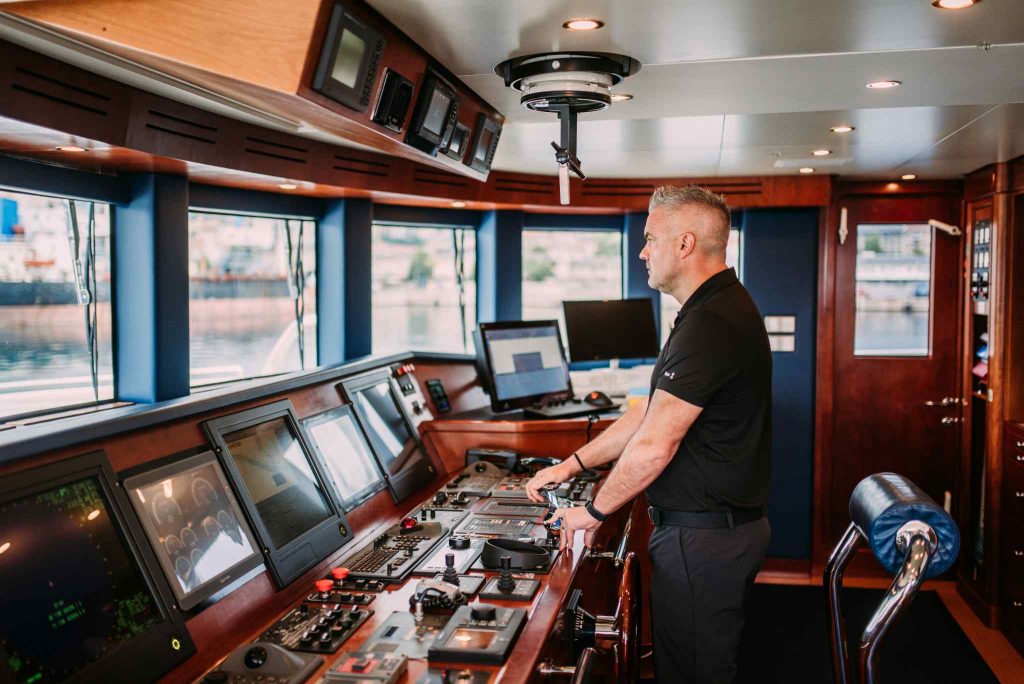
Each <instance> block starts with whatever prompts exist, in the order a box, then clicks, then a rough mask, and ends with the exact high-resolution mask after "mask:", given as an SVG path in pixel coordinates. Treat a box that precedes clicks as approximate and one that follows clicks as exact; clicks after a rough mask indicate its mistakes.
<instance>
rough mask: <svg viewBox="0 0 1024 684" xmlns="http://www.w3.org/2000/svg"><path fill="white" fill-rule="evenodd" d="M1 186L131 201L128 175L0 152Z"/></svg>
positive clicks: (104, 200) (97, 199)
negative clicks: (74, 167)
mask: <svg viewBox="0 0 1024 684" xmlns="http://www.w3.org/2000/svg"><path fill="white" fill-rule="evenodd" d="M0 188H4V189H7V190H12V191H14V192H25V193H29V194H33V195H55V196H58V197H66V198H71V199H81V200H89V201H91V202H102V203H104V204H114V205H118V204H121V205H124V204H127V203H128V202H129V201H131V196H132V193H131V179H130V177H129V176H106V175H101V174H98V173H89V172H86V171H78V170H76V169H68V168H64V167H61V166H52V165H50V164H41V163H38V162H31V161H25V160H24V159H15V158H14V157H4V156H2V155H0Z"/></svg>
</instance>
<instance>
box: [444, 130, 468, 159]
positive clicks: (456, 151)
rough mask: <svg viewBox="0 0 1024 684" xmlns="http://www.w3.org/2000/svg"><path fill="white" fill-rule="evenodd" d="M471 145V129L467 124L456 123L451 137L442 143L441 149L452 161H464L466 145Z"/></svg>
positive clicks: (447, 137)
mask: <svg viewBox="0 0 1024 684" xmlns="http://www.w3.org/2000/svg"><path fill="white" fill-rule="evenodd" d="M467 144H469V127H468V126H466V125H465V124H461V123H456V124H455V127H454V128H452V130H451V133H450V135H447V136H446V137H445V140H442V141H441V149H442V150H444V153H445V154H446V155H448V156H449V157H451V158H452V159H457V160H458V161H462V157H463V156H464V155H465V154H466V145H467Z"/></svg>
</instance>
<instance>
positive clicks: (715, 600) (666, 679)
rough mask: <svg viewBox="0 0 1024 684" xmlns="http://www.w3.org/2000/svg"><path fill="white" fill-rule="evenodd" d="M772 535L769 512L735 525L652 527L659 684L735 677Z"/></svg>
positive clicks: (702, 682) (703, 682)
mask: <svg viewBox="0 0 1024 684" xmlns="http://www.w3.org/2000/svg"><path fill="white" fill-rule="evenodd" d="M770 538H771V526H770V525H769V524H768V519H767V518H761V519H760V520H755V521H754V522H750V523H746V524H744V525H738V526H736V527H735V528H734V529H732V530H730V529H729V528H720V529H712V530H704V529H695V528H690V527H671V526H668V525H663V526H661V527H656V528H654V533H653V534H652V535H651V541H650V544H649V546H648V551H649V553H650V556H651V565H652V570H653V572H652V574H651V622H652V627H653V637H654V678H655V680H656V681H657V682H658V684H669V683H672V684H677V683H678V682H694V683H700V684H711V683H714V684H718V683H720V682H731V681H733V680H734V679H735V678H736V658H737V654H738V651H739V645H740V635H741V633H742V631H743V619H744V614H743V610H744V606H745V604H746V599H747V596H748V595H749V593H750V588H751V587H752V586H753V584H754V577H755V576H756V575H757V572H758V570H760V569H761V564H762V563H763V562H764V556H765V552H766V551H767V549H768V540H769V539H770Z"/></svg>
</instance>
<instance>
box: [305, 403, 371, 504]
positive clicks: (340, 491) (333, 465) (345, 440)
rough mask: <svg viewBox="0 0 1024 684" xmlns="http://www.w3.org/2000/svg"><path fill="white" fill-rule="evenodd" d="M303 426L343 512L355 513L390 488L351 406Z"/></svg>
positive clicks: (320, 416) (320, 415)
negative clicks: (377, 494) (359, 506)
mask: <svg viewBox="0 0 1024 684" xmlns="http://www.w3.org/2000/svg"><path fill="white" fill-rule="evenodd" d="M302 426H303V427H304V428H306V432H308V433H309V436H310V437H311V438H312V443H313V448H314V449H315V450H316V452H317V454H318V455H319V456H320V460H321V461H323V464H324V469H325V470H326V471H327V475H328V477H330V478H331V483H332V484H333V485H334V492H335V494H336V495H337V498H338V505H339V506H341V508H342V510H344V511H351V510H352V509H353V508H355V507H356V506H358V505H359V504H361V503H363V502H364V501H366V500H367V499H369V498H370V497H371V496H373V495H374V494H376V493H377V492H379V491H381V490H383V489H384V488H385V487H387V484H386V483H385V482H384V475H383V473H381V471H380V465H379V464H378V463H377V461H376V459H374V457H373V453H372V452H371V451H370V445H369V443H368V442H367V441H366V435H364V434H363V431H362V429H360V427H359V424H358V423H357V422H356V419H355V415H353V413H352V407H351V406H349V405H347V404H346V405H345V406H339V407H338V408H335V409H331V410H330V411H324V412H323V413H318V414H317V415H315V416H312V417H310V418H306V419H304V420H303V421H302Z"/></svg>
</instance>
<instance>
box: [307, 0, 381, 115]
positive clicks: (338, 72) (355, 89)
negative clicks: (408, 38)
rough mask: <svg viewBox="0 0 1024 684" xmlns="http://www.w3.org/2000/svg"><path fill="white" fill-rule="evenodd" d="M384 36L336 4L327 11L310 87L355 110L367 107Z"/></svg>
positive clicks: (362, 109)
mask: <svg viewBox="0 0 1024 684" xmlns="http://www.w3.org/2000/svg"><path fill="white" fill-rule="evenodd" d="M385 45H386V41H385V40H384V38H383V37H382V36H381V35H380V34H379V33H377V32H376V31H374V30H373V29H372V28H370V27H369V26H367V25H366V24H364V23H363V22H361V21H359V20H358V19H356V18H355V17H353V16H352V15H351V14H349V13H348V12H347V11H346V10H345V8H344V7H343V6H342V5H341V4H340V3H339V4H336V5H334V9H332V10H331V19H330V21H329V22H328V24H327V33H326V34H325V35H324V44H323V47H322V48H321V50H320V61H319V63H318V64H317V68H316V74H315V75H314V77H313V90H315V91H317V92H318V93H321V94H323V95H326V96H327V97H329V98H331V99H332V100H334V101H335V102H338V103H341V104H343V105H345V106H346V107H348V108H349V109H354V110H356V111H357V112H365V111H366V110H367V109H368V108H369V106H370V95H371V93H372V90H373V83H374V81H375V80H376V78H377V68H378V67H379V66H380V60H381V56H382V55H383V54H384V46H385Z"/></svg>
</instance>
